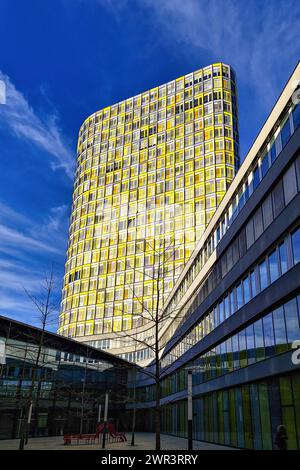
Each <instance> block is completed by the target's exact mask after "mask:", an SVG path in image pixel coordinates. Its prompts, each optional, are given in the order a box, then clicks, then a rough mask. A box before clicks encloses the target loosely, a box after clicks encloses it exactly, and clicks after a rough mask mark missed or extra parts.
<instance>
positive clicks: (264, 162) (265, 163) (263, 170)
mask: <svg viewBox="0 0 300 470" xmlns="http://www.w3.org/2000/svg"><path fill="white" fill-rule="evenodd" d="M260 169H261V176H262V178H264V176H265V174H266V173H267V171H268V169H269V154H268V153H266V154H265V155H264V156H263V158H262V160H261V166H260Z"/></svg>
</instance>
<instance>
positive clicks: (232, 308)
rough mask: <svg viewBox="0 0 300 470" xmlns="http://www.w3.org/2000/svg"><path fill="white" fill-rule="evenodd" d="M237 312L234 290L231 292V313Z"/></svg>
mask: <svg viewBox="0 0 300 470" xmlns="http://www.w3.org/2000/svg"><path fill="white" fill-rule="evenodd" d="M234 312H235V301H234V291H233V290H232V291H231V292H230V315H232V314H233V313H234Z"/></svg>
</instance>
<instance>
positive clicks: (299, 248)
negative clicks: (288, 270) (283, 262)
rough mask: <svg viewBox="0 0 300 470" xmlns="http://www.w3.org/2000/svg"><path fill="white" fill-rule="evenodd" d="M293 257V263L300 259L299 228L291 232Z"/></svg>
mask: <svg viewBox="0 0 300 470" xmlns="http://www.w3.org/2000/svg"><path fill="white" fill-rule="evenodd" d="M292 245H293V257H294V263H295V264H296V263H299V261H300V228H298V229H297V230H296V231H295V232H293V233H292Z"/></svg>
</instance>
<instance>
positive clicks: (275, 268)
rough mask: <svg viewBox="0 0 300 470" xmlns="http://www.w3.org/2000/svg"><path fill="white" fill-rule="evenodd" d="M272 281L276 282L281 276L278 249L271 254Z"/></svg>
mask: <svg viewBox="0 0 300 470" xmlns="http://www.w3.org/2000/svg"><path fill="white" fill-rule="evenodd" d="M269 269H270V281H271V282H274V281H276V279H277V278H278V276H279V271H278V259H277V253H276V250H274V251H273V252H272V253H271V254H270V255H269Z"/></svg>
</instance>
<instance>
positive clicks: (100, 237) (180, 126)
mask: <svg viewBox="0 0 300 470" xmlns="http://www.w3.org/2000/svg"><path fill="white" fill-rule="evenodd" d="M238 163H239V161H238V123H237V105H236V86H235V77H234V72H233V71H232V69H231V68H230V67H229V66H228V65H225V64H221V63H218V64H213V65H211V66H209V67H206V68H204V69H201V70H197V71H195V72H193V73H191V74H188V75H185V76H183V77H180V78H178V79H176V80H173V81H171V82H169V83H167V84H164V85H161V86H159V87H156V88H153V89H151V90H149V91H146V92H144V93H141V94H139V95H137V96H134V97H132V98H129V99H127V100H124V101H122V102H120V103H117V104H115V105H113V106H108V107H106V108H104V109H102V110H100V111H97V112H96V113H94V114H93V115H91V116H90V117H89V118H87V119H86V120H85V122H84V123H83V125H82V127H81V129H80V132H79V138H78V149H77V168H76V174H75V181H74V192H73V206H72V215H71V220H70V230H69V244H68V250H67V261H66V267H65V277H64V286H63V293H62V304H61V314H60V323H59V328H58V332H59V333H60V334H62V335H64V336H69V337H76V338H77V339H78V340H82V341H88V342H90V343H91V344H93V345H95V346H98V347H101V348H104V349H105V348H106V349H108V348H109V349H110V350H113V351H114V352H117V353H120V352H122V351H123V350H125V344H124V342H123V343H122V342H121V340H120V339H119V336H118V335H119V333H120V332H122V331H127V332H130V331H136V329H137V328H138V329H143V328H144V329H146V331H147V326H146V325H147V322H148V321H149V317H151V314H152V312H153V311H154V310H155V308H156V304H157V298H158V290H159V292H160V301H159V308H162V305H163V303H164V301H165V300H166V298H167V296H168V295H169V294H170V292H171V290H172V288H173V286H174V283H175V281H176V280H177V278H178V277H179V275H180V273H181V272H182V270H183V268H184V266H185V264H186V262H187V261H188V259H189V258H190V256H191V254H192V252H193V250H194V248H195V245H196V243H197V241H198V240H199V239H200V238H201V236H202V234H203V233H204V230H205V228H206V226H207V225H208V223H209V222H210V220H211V218H212V216H213V214H214V212H215V210H216V208H217V206H218V205H219V203H220V202H221V200H222V198H223V196H224V194H225V192H226V190H227V188H228V186H229V185H230V183H231V181H232V179H233V177H234V175H235V172H236V169H237V167H238ZM158 266H160V267H161V269H162V271H161V272H162V275H161V277H160V278H159V282H156V273H157V269H158ZM147 334H149V333H147V332H146V333H144V335H143V338H145V336H147ZM132 347H133V345H132V344H130V342H129V343H128V344H127V349H126V350H132Z"/></svg>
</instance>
